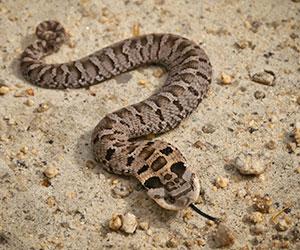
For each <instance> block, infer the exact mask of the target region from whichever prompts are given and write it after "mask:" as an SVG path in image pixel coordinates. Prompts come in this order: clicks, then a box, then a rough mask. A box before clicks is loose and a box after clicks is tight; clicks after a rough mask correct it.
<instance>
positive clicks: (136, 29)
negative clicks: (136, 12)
mask: <svg viewBox="0 0 300 250" xmlns="http://www.w3.org/2000/svg"><path fill="white" fill-rule="evenodd" d="M139 35H140V24H139V23H135V24H134V25H133V27H132V36H139Z"/></svg>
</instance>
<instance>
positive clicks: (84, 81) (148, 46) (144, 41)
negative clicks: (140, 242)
mask: <svg viewBox="0 0 300 250" xmlns="http://www.w3.org/2000/svg"><path fill="white" fill-rule="evenodd" d="M36 35H37V37H38V39H37V40H36V41H35V42H34V43H33V44H31V45H29V46H28V47H27V48H26V49H25V50H24V52H23V53H22V55H21V64H20V66H21V71H22V74H23V76H24V77H25V78H26V79H27V80H28V81H30V82H31V83H33V84H36V85H39V86H41V87H46V88H54V89H58V88H81V87H88V86H90V85H93V84H96V83H99V82H101V81H104V80H106V79H110V78H112V77H114V76H116V75H119V74H120V73H122V72H126V71H129V70H132V69H135V68H137V67H139V66H143V65H150V64H157V65H160V66H163V67H164V68H165V69H166V70H167V72H168V77H167V79H166V81H165V83H164V84H163V86H162V87H161V88H160V89H159V90H158V91H157V92H155V93H154V94H153V95H151V96H150V97H149V98H147V99H146V100H144V101H141V102H139V103H136V104H133V105H130V106H128V107H124V108H121V109H120V110H117V111H115V112H112V113H110V114H107V115H106V116H105V117H104V118H103V119H102V120H101V121H100V122H99V123H98V125H97V126H96V128H95V129H94V131H93V134H92V140H91V143H92V146H93V151H94V155H95V158H96V160H97V161H98V162H99V163H100V164H101V165H102V166H103V168H105V169H106V170H107V171H109V172H111V173H115V174H120V175H132V176H134V177H136V178H137V179H138V180H139V181H140V182H141V183H142V185H143V186H144V187H145V188H146V190H147V193H148V195H149V196H150V197H151V198H152V199H153V200H154V201H156V202H157V203H158V204H159V205H160V206H161V207H163V208H165V209H169V210H180V209H183V208H185V207H187V206H189V205H190V204H192V203H193V202H194V201H195V200H196V199H197V198H198V196H199V191H200V184H199V179H198V178H197V176H196V174H195V173H194V172H192V171H191V169H190V168H188V164H187V162H186V160H185V158H184V156H183V155H182V154H181V152H180V151H179V150H178V149H177V148H176V147H174V146H172V145H170V144H169V143H167V142H165V141H162V140H146V139H145V138H144V137H143V136H145V135H149V134H161V133H164V132H166V131H169V130H171V129H173V128H175V127H176V126H178V125H179V124H180V122H181V121H182V120H183V119H184V118H185V117H187V116H188V115H189V114H190V113H191V112H192V111H193V110H195V109H196V107H197V106H198V104H199V103H200V102H201V100H202V99H203V98H204V97H205V95H206V93H207V90H208V87H209V85H210V82H211V75H212V67H211V64H210V62H209V59H208V57H207V55H206V53H205V52H204V51H203V50H202V49H201V48H200V47H199V46H198V45H197V44H196V43H194V42H192V41H191V40H188V39H186V38H184V37H181V36H178V35H174V34H148V35H142V36H138V37H134V38H130V39H126V40H123V41H121V42H118V43H115V44H112V45H110V46H108V47H105V48H103V49H100V50H99V51H96V52H94V53H93V54H91V55H89V56H87V57H84V58H82V59H80V60H75V61H72V62H68V63H61V64H45V63H44V62H43V61H42V59H43V57H45V56H47V55H49V54H51V53H54V52H56V51H58V49H59V48H60V46H61V45H62V44H63V43H64V41H65V40H66V37H67V36H66V32H65V29H64V28H63V26H62V25H61V24H60V23H58V22H57V21H44V22H42V23H40V24H39V25H38V26H37V28H36Z"/></svg>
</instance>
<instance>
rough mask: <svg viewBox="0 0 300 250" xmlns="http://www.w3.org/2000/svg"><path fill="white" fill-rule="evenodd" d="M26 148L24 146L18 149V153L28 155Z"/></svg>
mask: <svg viewBox="0 0 300 250" xmlns="http://www.w3.org/2000/svg"><path fill="white" fill-rule="evenodd" d="M28 150H29V149H28V147H27V146H24V147H22V148H21V149H20V151H21V152H22V153H23V154H27V153H28Z"/></svg>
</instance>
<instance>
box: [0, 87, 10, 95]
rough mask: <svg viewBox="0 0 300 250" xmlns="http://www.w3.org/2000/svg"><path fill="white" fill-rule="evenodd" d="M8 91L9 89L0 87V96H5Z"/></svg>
mask: <svg viewBox="0 0 300 250" xmlns="http://www.w3.org/2000/svg"><path fill="white" fill-rule="evenodd" d="M9 91H10V89H9V87H6V86H1V87H0V95H6V94H7V93H8V92H9Z"/></svg>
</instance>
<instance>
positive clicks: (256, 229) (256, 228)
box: [250, 224, 267, 235]
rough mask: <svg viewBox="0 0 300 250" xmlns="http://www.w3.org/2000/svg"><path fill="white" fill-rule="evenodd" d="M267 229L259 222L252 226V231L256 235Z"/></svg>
mask: <svg viewBox="0 0 300 250" xmlns="http://www.w3.org/2000/svg"><path fill="white" fill-rule="evenodd" d="M266 231H267V229H266V227H265V226H264V225H261V224H258V225H255V226H252V227H251V228H250V232H251V233H253V234H256V235H259V234H263V233H264V232H266Z"/></svg>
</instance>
